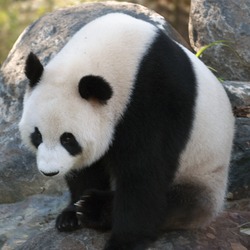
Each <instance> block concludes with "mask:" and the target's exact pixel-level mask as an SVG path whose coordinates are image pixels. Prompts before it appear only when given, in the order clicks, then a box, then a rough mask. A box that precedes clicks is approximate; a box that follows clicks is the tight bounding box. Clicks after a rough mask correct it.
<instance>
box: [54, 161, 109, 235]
mask: <svg viewBox="0 0 250 250" xmlns="http://www.w3.org/2000/svg"><path fill="white" fill-rule="evenodd" d="M66 182H67V184H68V187H69V190H70V195H71V197H70V203H69V205H68V206H67V207H66V208H65V209H64V210H63V211H62V212H61V213H60V214H59V215H58V217H57V219H56V228H57V229H58V230H59V231H74V230H76V229H79V228H81V227H82V226H84V225H82V222H81V221H80V220H79V218H78V217H77V213H76V212H77V206H76V205H75V203H77V202H78V201H79V200H80V199H81V198H82V197H84V195H85V196H86V193H88V192H89V191H90V190H96V191H102V192H109V189H110V177H109V174H108V172H107V171H106V169H105V167H104V166H103V165H102V164H101V162H97V163H95V164H93V165H92V166H90V167H88V168H84V169H81V170H74V171H71V172H70V173H69V174H68V175H67V176H66Z"/></svg>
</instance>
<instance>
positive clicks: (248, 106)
mask: <svg viewBox="0 0 250 250" xmlns="http://www.w3.org/2000/svg"><path fill="white" fill-rule="evenodd" d="M223 86H224V88H225V90H226V92H227V94H228V97H229V99H230V101H231V104H232V108H233V111H234V114H235V116H236V123H235V138H234V147H233V153H232V160H231V169H230V175H229V193H228V198H229V199H242V198H245V197H250V171H249V163H250V82H232V81H225V82H223Z"/></svg>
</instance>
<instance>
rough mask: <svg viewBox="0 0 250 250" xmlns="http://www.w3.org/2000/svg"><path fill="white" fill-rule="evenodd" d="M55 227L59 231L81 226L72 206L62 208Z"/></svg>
mask: <svg viewBox="0 0 250 250" xmlns="http://www.w3.org/2000/svg"><path fill="white" fill-rule="evenodd" d="M56 228H57V229H58V230H59V231H61V232H69V231H74V230H76V229H79V228H81V225H80V222H79V221H78V219H77V216H76V211H75V209H74V208H73V207H72V206H69V207H68V208H66V209H64V210H63V211H62V213H61V214H59V215H58V216H57V219H56Z"/></svg>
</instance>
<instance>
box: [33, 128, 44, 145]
mask: <svg viewBox="0 0 250 250" xmlns="http://www.w3.org/2000/svg"><path fill="white" fill-rule="evenodd" d="M30 138H31V143H32V144H33V145H34V146H35V147H36V148H38V146H39V145H40V144H41V143H42V142H43V138H42V134H41V133H40V131H39V129H38V128H37V127H35V131H34V132H33V133H32V134H31V135H30Z"/></svg>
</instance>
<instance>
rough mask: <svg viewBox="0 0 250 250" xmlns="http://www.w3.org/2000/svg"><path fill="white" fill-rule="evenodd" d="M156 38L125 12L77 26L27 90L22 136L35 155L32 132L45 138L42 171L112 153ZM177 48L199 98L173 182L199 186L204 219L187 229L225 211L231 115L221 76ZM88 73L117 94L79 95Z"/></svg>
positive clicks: (40, 158)
mask: <svg viewBox="0 0 250 250" xmlns="http://www.w3.org/2000/svg"><path fill="white" fill-rule="evenodd" d="M157 34H158V28H157V27H155V26H153V25H152V24H150V23H148V22H145V21H142V20H139V19H136V18H133V17H131V16H128V15H125V14H121V13H111V14H107V15H105V16H102V17H100V18H97V19H95V20H94V21H92V22H90V23H88V24H87V25H86V26H84V27H83V28H82V29H80V30H79V31H78V32H77V33H76V34H75V35H74V36H73V37H72V39H70V41H69V42H68V43H67V44H66V45H65V47H64V48H63V49H62V50H61V51H60V52H59V53H58V54H57V55H56V56H55V57H54V58H53V59H52V60H51V61H50V62H49V63H48V65H47V66H46V67H45V68H44V72H43V74H42V76H41V79H40V81H39V83H38V84H37V86H35V88H32V89H29V90H28V91H27V92H26V95H25V98H24V109H23V115H22V119H21V122H20V124H19V127H20V131H21V136H22V139H23V141H24V142H25V144H27V145H29V146H30V148H31V149H33V150H35V151H36V149H35V147H34V146H33V145H32V144H31V141H30V135H31V134H32V132H33V131H34V128H35V127H38V128H39V130H40V132H41V134H42V136H43V143H42V144H41V145H39V147H38V149H37V165H38V169H39V170H40V171H41V172H43V173H48V174H49V173H55V172H56V173H57V172H59V174H61V175H63V174H66V173H67V172H69V171H70V170H72V169H81V168H83V167H87V166H90V165H91V164H93V163H94V162H96V161H97V160H99V159H100V158H101V157H102V156H103V155H104V154H105V153H106V152H107V151H108V150H109V148H110V147H111V146H112V142H113V141H114V140H115V130H116V126H117V124H118V123H119V121H120V120H121V119H123V115H124V113H125V111H126V109H127V107H128V105H129V104H130V102H131V98H132V93H133V91H134V88H135V85H134V82H135V80H136V77H137V74H138V70H139V67H140V64H141V62H142V60H143V58H144V56H145V55H146V53H147V52H148V51H149V50H150V48H151V45H152V44H153V42H154V41H155V40H156V37H157ZM178 46H179V47H180V48H181V50H182V52H183V51H184V52H185V54H186V55H187V57H188V58H189V61H190V63H191V66H192V68H193V71H194V74H195V78H196V84H197V85H196V90H197V93H196V95H195V98H196V99H195V104H194V117H193V121H192V126H191V132H190V135H189V138H188V141H187V144H186V146H185V148H184V150H183V151H182V153H181V155H180V156H179V166H178V169H177V172H176V173H175V177H174V181H173V183H174V184H175V185H177V186H178V184H180V185H182V184H183V183H184V184H186V183H187V184H191V185H193V186H194V187H196V186H197V187H199V186H201V187H202V188H201V196H202V198H201V201H200V203H199V207H201V210H202V209H203V208H204V211H206V213H207V217H206V215H204V216H203V215H202V216H200V217H199V216H198V217H197V219H196V220H194V221H193V222H192V223H191V224H190V225H188V227H196V226H201V225H204V224H206V223H208V222H209V221H210V220H211V219H212V218H213V217H214V216H215V215H216V214H217V213H218V212H219V211H220V210H221V209H222V206H223V200H224V196H225V192H226V186H227V175H228V166H229V161H230V153H231V148H232V141H233V134H234V118H233V115H232V111H231V105H230V103H229V100H228V98H227V96H226V93H225V91H224V89H223V87H222V86H221V84H220V83H219V82H218V80H217V79H216V77H215V76H214V75H213V74H212V73H211V72H210V71H209V70H208V68H207V67H206V66H205V65H204V64H203V63H202V62H201V61H200V60H199V59H197V58H196V57H195V56H194V55H193V54H192V53H191V52H190V51H188V50H187V49H186V48H184V47H183V46H182V45H180V44H178ZM162 53H164V51H162ZM87 75H97V76H101V77H102V78H103V79H105V80H106V81H107V82H108V83H109V84H110V86H111V88H112V90H113V96H112V98H110V100H108V102H107V103H106V104H102V103H100V102H98V101H96V100H95V99H91V100H85V99H83V98H82V97H81V96H80V95H79V92H78V83H79V80H80V79H81V78H82V77H83V76H87ZM183 77H185V76H183ZM156 84H157V82H156ZM156 87H157V86H156ZM138 115H139V114H138ZM65 132H69V133H72V134H74V136H75V137H76V138H77V141H78V142H79V144H80V145H81V147H82V148H83V150H82V152H81V153H80V154H77V155H76V156H71V155H70V154H69V153H68V152H67V151H66V150H65V149H64V148H63V147H62V146H61V144H60V141H59V138H60V135H62V134H63V133H65ZM150 132H151V131H150ZM145 136H147V135H145ZM124 137H126V134H125V135H124ZM90 168H91V167H90ZM129 181H130V180H128V182H129ZM198 199H199V197H198ZM202 211H203V210H202ZM168 219H169V218H168ZM59 224H60V223H59ZM117 227H118V226H117ZM106 249H113V248H112V247H111V248H109V247H107V248H106ZM115 249H116V248H115ZM117 249H118V248H117ZM126 249H127V248H126ZM128 249H130V248H128ZM131 249H132V248H131Z"/></svg>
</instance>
